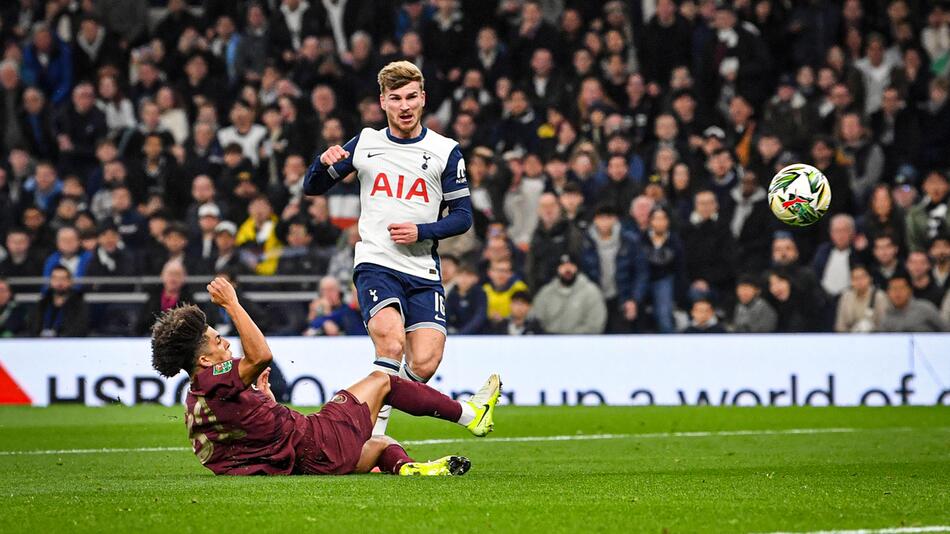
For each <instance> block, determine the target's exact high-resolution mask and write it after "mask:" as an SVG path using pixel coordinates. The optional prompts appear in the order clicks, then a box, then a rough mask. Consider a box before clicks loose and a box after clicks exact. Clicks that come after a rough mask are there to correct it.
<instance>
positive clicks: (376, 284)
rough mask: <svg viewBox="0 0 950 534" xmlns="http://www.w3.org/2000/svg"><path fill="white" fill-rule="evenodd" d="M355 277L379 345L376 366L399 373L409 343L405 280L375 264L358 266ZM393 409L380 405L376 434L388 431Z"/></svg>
mask: <svg viewBox="0 0 950 534" xmlns="http://www.w3.org/2000/svg"><path fill="white" fill-rule="evenodd" d="M353 281H354V283H355V285H356V291H357V297H358V298H359V302H360V310H361V313H362V314H363V322H365V323H366V329H367V330H368V331H369V335H370V338H371V339H372V340H373V345H374V347H375V349H376V358H375V360H374V361H373V370H374V371H380V372H382V373H387V374H397V373H399V370H400V368H401V367H402V359H403V354H404V352H405V345H406V334H405V318H404V316H403V310H404V309H405V307H406V302H405V299H404V296H403V291H402V283H401V282H400V280H399V279H398V277H396V276H395V275H394V274H393V273H392V272H390V271H388V270H386V269H383V268H382V267H377V266H372V265H366V266H364V265H361V266H359V267H357V269H356V273H355V274H354V276H353ZM390 410H391V408H390V407H389V406H383V407H382V408H381V409H380V411H379V417H378V418H377V419H376V422H375V426H374V428H373V434H385V433H386V425H387V423H388V422H389V413H390Z"/></svg>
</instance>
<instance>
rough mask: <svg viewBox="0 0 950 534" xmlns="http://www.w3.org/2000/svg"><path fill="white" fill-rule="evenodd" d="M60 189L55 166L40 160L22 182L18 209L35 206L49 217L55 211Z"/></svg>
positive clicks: (60, 184)
mask: <svg viewBox="0 0 950 534" xmlns="http://www.w3.org/2000/svg"><path fill="white" fill-rule="evenodd" d="M62 191H63V182H61V181H60V179H59V177H58V176H57V175H56V168H55V167H53V164H52V163H51V162H48V161H41V162H39V163H37V164H36V171H35V174H34V175H33V176H32V177H31V178H29V179H28V180H27V181H26V182H25V183H24V184H23V198H22V199H21V200H20V206H21V207H20V209H21V210H25V209H26V208H28V207H35V208H38V209H40V210H42V211H43V214H44V215H46V216H47V217H50V216H52V215H53V213H54V212H55V211H56V205H57V204H59V198H60V196H61V195H62Z"/></svg>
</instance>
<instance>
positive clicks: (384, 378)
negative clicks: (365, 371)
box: [369, 371, 392, 395]
mask: <svg viewBox="0 0 950 534" xmlns="http://www.w3.org/2000/svg"><path fill="white" fill-rule="evenodd" d="M390 376H392V375H390V374H388V373H384V372H383V371H373V372H372V373H370V374H369V378H371V379H372V380H373V381H374V382H376V384H374V385H375V387H377V388H378V389H379V390H380V391H381V392H382V394H383V395H388V394H389V389H390Z"/></svg>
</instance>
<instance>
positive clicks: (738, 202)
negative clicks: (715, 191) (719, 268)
mask: <svg viewBox="0 0 950 534" xmlns="http://www.w3.org/2000/svg"><path fill="white" fill-rule="evenodd" d="M722 219H723V221H725V222H726V223H727V224H728V225H729V230H730V231H731V232H732V238H733V240H734V241H735V243H736V252H735V259H736V266H737V267H739V268H741V269H743V270H745V271H746V272H760V271H762V269H765V268H766V267H767V266H768V262H769V245H770V243H769V235H768V232H765V231H763V230H764V229H765V228H768V227H769V226H771V225H772V215H771V212H770V210H769V204H768V196H767V195H766V192H765V188H764V187H762V186H761V185H760V178H759V176H758V175H756V174H755V173H754V172H753V171H748V170H747V171H745V172H744V173H743V174H742V175H741V176H740V178H739V183H738V184H736V185H735V187H733V188H732V190H731V191H730V192H729V198H728V199H727V200H726V203H725V205H724V206H723V209H722Z"/></svg>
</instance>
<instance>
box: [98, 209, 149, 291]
mask: <svg viewBox="0 0 950 534" xmlns="http://www.w3.org/2000/svg"><path fill="white" fill-rule="evenodd" d="M121 243H122V241H121V238H120V236H119V229H118V227H116V225H115V224H113V223H112V222H111V221H106V222H104V223H102V224H101V225H100V226H99V231H98V238H97V246H96V249H95V250H94V251H93V254H92V258H91V260H90V261H89V267H88V268H87V269H86V276H99V277H108V276H135V274H136V271H137V267H138V265H137V264H136V261H135V260H136V258H135V256H133V255H132V253H131V252H129V251H128V250H127V249H126V248H124V247H120V245H121ZM115 288H116V286H108V285H104V286H94V287H93V290H94V291H109V290H110V289H111V290H113V291H114V290H115Z"/></svg>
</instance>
